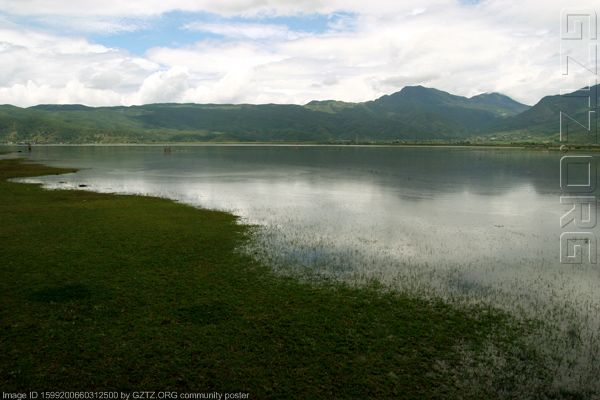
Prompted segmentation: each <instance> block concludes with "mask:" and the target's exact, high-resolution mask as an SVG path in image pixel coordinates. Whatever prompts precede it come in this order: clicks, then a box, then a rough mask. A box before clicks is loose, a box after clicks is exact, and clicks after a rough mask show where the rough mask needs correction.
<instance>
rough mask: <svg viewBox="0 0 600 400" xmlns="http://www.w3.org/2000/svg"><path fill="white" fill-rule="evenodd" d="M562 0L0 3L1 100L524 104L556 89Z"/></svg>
mask: <svg viewBox="0 0 600 400" xmlns="http://www.w3.org/2000/svg"><path fill="white" fill-rule="evenodd" d="M580 3H581V4H580V5H579V6H580V7H593V6H594V1H589V0H584V1H582V2H580ZM562 7H563V5H562V4H561V1H558V0H524V1H516V0H515V1H511V0H418V1H417V0H403V1H389V0H370V1H368V2H365V1H364V0H277V1H275V0H222V1H218V2H217V1H214V0H171V1H163V0H129V1H122V0H103V1H98V0H78V1H77V2H73V1H71V0H2V1H1V2H0V103H11V104H16V105H23V106H28V105H34V104H39V103H83V104H88V105H114V104H125V105H128V104H142V103H148V102H166V101H168V102H215V103H243V102H245V103H267V102H272V103H296V104H303V103H306V102H308V101H310V100H313V99H316V100H324V99H337V100H345V101H366V100H371V99H374V98H377V97H379V96H381V95H384V94H389V93H393V92H395V91H398V90H401V89H402V88H403V87H404V86H407V85H424V86H430V87H436V88H438V89H441V90H446V91H449V92H452V93H455V94H459V95H464V96H473V95H476V94H479V93H483V92H502V93H505V94H507V95H509V96H512V97H514V98H515V99H517V100H520V101H522V102H526V103H534V102H536V101H537V100H538V99H539V98H540V97H542V96H543V95H546V94H550V93H556V92H558V91H559V90H560V89H561V82H563V80H562V77H561V76H560V73H559V65H560V60H559V56H558V52H559V46H558V45H557V44H558V37H559V32H558V27H559V24H558V22H559V16H560V12H561V9H562ZM572 78H573V79H574V80H577V79H578V76H575V75H574V76H573V77H572ZM574 86H575V87H577V84H575V83H574Z"/></svg>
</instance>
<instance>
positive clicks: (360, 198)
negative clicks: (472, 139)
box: [0, 145, 600, 384]
mask: <svg viewBox="0 0 600 400" xmlns="http://www.w3.org/2000/svg"><path fill="white" fill-rule="evenodd" d="M19 149H21V150H23V151H24V152H23V153H22V155H23V156H25V157H28V158H30V159H31V160H34V161H39V162H43V163H46V164H49V165H52V166H62V167H75V168H79V169H81V170H80V171H79V172H77V173H75V174H68V175H61V176H49V177H41V178H33V179H29V178H28V179H23V180H22V181H25V182H37V183H43V184H44V186H45V187H47V188H52V189H54V188H79V185H87V187H85V188H84V190H93V191H99V192H114V193H126V194H143V195H151V196H160V197H165V198H169V199H173V200H177V201H180V202H183V203H186V204H191V205H194V206H198V207H206V208H211V209H219V210H226V211H230V212H232V213H234V214H236V215H238V216H240V217H241V219H242V221H243V222H245V223H249V224H253V225H256V226H257V228H256V232H257V234H256V239H255V241H254V242H253V243H252V244H251V245H250V246H249V247H248V248H246V249H243V250H244V251H248V252H250V253H252V254H254V255H255V256H256V257H259V258H262V259H265V260H266V261H268V262H269V263H270V264H271V265H272V266H273V268H275V269H276V270H278V271H279V272H281V273H285V274H296V275H298V276H300V277H303V278H306V279H336V280H341V281H344V282H348V283H350V284H357V285H361V284H366V283H369V282H372V281H377V282H379V283H381V284H383V285H384V286H385V287H387V288H391V289H393V290H400V291H408V292H411V293H415V294H417V295H420V296H425V297H433V298H439V297H441V298H443V299H444V300H446V301H450V302H457V303H479V304H486V305H487V304H489V305H492V306H494V307H498V308H501V309H503V310H506V311H509V312H511V313H512V314H513V315H515V316H517V317H526V318H527V317H535V318H538V319H541V320H543V321H544V322H545V323H547V326H548V327H551V329H545V330H544V331H543V332H540V333H539V334H540V336H539V337H536V338H535V339H534V340H536V341H539V342H540V343H542V345H541V346H543V347H544V348H545V349H547V351H548V353H549V354H550V353H553V352H556V351H557V348H560V352H561V354H562V356H561V359H560V360H558V361H557V364H556V368H558V369H561V376H563V378H564V379H565V381H566V382H567V383H569V382H574V381H575V380H577V379H584V378H585V376H587V375H589V379H590V380H595V378H594V376H597V374H598V373H600V371H599V367H598V365H597V364H598V363H597V362H596V360H597V357H598V356H599V355H600V351H599V343H598V339H597V338H596V334H597V332H598V330H599V329H600V324H599V321H600V317H599V316H600V275H599V273H598V268H597V267H596V266H587V265H585V264H584V265H565V264H561V263H560V262H559V236H560V234H561V232H562V231H561V227H560V224H559V220H560V216H561V214H562V213H563V210H564V209H563V206H561V204H560V202H559V196H560V186H559V159H560V157H561V154H560V153H558V152H546V151H527V150H521V149H484V148H482V149H478V148H458V147H453V148H446V147H370V146H366V147H360V146H357V147H336V146H238V145H231V146H173V147H172V152H171V153H170V154H165V153H164V152H163V148H162V147H161V146H39V147H38V146H36V147H34V149H33V152H32V153H31V154H27V153H26V149H23V148H19ZM0 150H2V148H0ZM574 338H575V339H574ZM557 346H560V347H557ZM573 384H575V383H573Z"/></svg>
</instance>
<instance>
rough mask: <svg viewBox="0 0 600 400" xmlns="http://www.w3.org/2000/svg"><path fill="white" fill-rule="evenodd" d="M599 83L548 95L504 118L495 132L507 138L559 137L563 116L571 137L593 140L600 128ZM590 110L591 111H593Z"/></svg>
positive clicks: (556, 138)
mask: <svg viewBox="0 0 600 400" xmlns="http://www.w3.org/2000/svg"><path fill="white" fill-rule="evenodd" d="M599 94H600V85H596V86H592V87H591V88H588V89H581V90H576V91H574V92H570V93H564V94H561V95H553V96H546V97H544V98H542V99H541V100H540V101H539V102H538V103H537V104H536V105H534V106H533V107H531V108H529V109H527V110H525V111H523V112H521V113H519V114H517V115H514V116H512V117H510V118H506V119H504V120H503V121H502V122H501V123H500V124H499V125H498V126H497V127H496V128H495V131H496V132H494V133H493V134H492V135H493V136H495V137H496V138H497V139H504V140H515V139H516V140H520V141H523V140H529V141H537V142H539V141H556V140H559V136H560V135H559V132H560V129H561V128H560V126H561V123H560V119H561V113H562V114H563V117H562V119H563V122H562V126H563V133H564V134H568V135H569V136H568V138H569V141H570V142H572V141H575V142H577V141H581V142H584V143H587V144H589V143H590V137H589V136H590V132H589V131H588V130H587V128H590V130H591V131H592V132H593V133H594V134H595V132H596V130H597V116H598V112H599V111H600V110H599V109H598V101H599V97H598V96H599ZM590 111H592V112H591V113H590Z"/></svg>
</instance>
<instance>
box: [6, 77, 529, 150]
mask: <svg viewBox="0 0 600 400" xmlns="http://www.w3.org/2000/svg"><path fill="white" fill-rule="evenodd" d="M528 109H529V107H528V106H526V105H524V104H520V103H518V102H516V101H514V100H512V99H510V98H509V97H507V96H504V95H501V94H497V93H491V94H483V95H479V96H475V97H471V98H467V97H462V96H455V95H452V94H450V93H447V92H443V91H440V90H436V89H431V88H425V87H422V86H413V87H406V88H404V89H402V90H401V91H400V92H397V93H394V94H391V95H387V96H383V97H381V98H379V99H377V100H374V101H369V102H365V103H347V102H341V101H333V100H330V101H312V102H310V103H308V104H306V105H304V106H299V105H277V104H264V105H250V104H237V105H219V104H149V105H144V106H132V107H97V108H94V107H86V106H83V105H39V106H34V107H29V108H19V107H14V106H10V105H4V106H0V142H13V143H14V142H24V141H32V142H37V143H117V142H121V143H139V142H189V141H312V142H341V141H355V140H359V141H395V140H405V141H415V140H463V139H465V138H470V137H473V136H481V135H487V134H490V133H492V132H495V131H497V130H498V127H502V129H503V130H510V129H512V128H511V127H512V126H513V125H511V124H512V123H513V122H511V121H512V119H514V118H516V117H518V116H519V115H520V114H519V113H521V112H526V111H527V110H528ZM514 123H515V124H516V122H514Z"/></svg>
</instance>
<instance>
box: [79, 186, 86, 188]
mask: <svg viewBox="0 0 600 400" xmlns="http://www.w3.org/2000/svg"><path fill="white" fill-rule="evenodd" d="M79 187H81V188H83V187H88V185H79Z"/></svg>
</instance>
